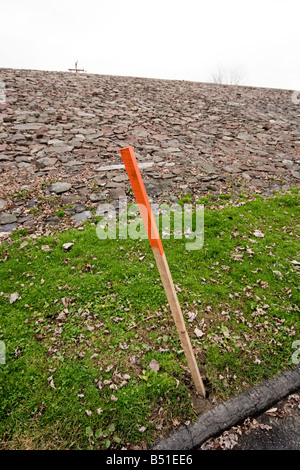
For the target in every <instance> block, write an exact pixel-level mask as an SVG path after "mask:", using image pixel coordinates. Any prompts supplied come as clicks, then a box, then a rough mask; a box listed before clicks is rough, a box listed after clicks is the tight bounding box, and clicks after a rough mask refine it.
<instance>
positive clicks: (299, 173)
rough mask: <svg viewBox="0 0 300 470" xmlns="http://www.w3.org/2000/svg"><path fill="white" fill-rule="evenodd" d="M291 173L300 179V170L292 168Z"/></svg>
mask: <svg viewBox="0 0 300 470" xmlns="http://www.w3.org/2000/svg"><path fill="white" fill-rule="evenodd" d="M291 174H292V176H293V177H294V178H296V179H297V180H300V172H299V171H294V170H291Z"/></svg>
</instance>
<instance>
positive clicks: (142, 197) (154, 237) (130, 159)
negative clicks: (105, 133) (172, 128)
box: [120, 147, 164, 255]
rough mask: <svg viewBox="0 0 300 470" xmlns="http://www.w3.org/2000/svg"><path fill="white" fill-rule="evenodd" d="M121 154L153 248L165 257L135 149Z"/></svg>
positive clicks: (123, 151)
mask: <svg viewBox="0 0 300 470" xmlns="http://www.w3.org/2000/svg"><path fill="white" fill-rule="evenodd" d="M120 154H121V157H122V160H123V163H124V165H125V169H126V171H127V174H128V178H129V181H130V184H131V186H132V189H133V193H134V196H135V199H136V202H137V204H138V206H139V209H140V213H141V216H142V219H143V222H144V225H145V228H146V231H147V235H148V238H149V242H150V245H151V247H152V248H158V249H159V252H160V254H161V255H163V254H164V249H163V246H162V242H161V239H160V236H159V232H158V229H157V226H156V223H155V220H154V216H153V213H152V209H151V206H150V202H149V199H148V196H147V193H146V189H145V186H144V182H143V179H142V175H141V173H140V170H139V167H138V162H137V160H136V158H135V155H134V151H133V147H127V148H124V149H121V150H120Z"/></svg>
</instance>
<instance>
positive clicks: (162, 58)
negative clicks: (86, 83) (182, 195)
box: [0, 0, 300, 90]
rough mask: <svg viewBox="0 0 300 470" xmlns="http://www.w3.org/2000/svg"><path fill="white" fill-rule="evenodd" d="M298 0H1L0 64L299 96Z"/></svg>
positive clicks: (299, 22)
mask: <svg viewBox="0 0 300 470" xmlns="http://www.w3.org/2000/svg"><path fill="white" fill-rule="evenodd" d="M299 31H300V1H299V0H249V1H248V0H244V1H242V0H181V1H177V0H150V1H148V0H147V1H146V0H0V68H2V67H4V68H24V69H41V70H61V71H67V70H68V68H71V67H74V64H75V61H76V60H77V59H78V66H79V67H80V68H84V69H85V70H86V71H87V72H89V73H99V74H108V75H130V76H137V77H152V78H167V79H169V78H171V79H179V80H195V81H211V79H212V74H213V73H214V72H215V71H216V70H217V69H218V68H223V69H224V70H227V71H228V72H229V74H230V73H231V71H236V70H239V71H240V72H241V75H242V77H243V84H245V85H251V86H263V87H275V88H287V89H290V90H300V60H299V56H300V39H299V37H300V33H299Z"/></svg>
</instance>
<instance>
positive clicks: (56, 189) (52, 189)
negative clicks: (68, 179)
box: [49, 182, 72, 194]
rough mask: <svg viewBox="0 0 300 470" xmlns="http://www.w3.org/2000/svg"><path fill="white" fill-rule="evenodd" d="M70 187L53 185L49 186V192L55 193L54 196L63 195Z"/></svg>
mask: <svg viewBox="0 0 300 470" xmlns="http://www.w3.org/2000/svg"><path fill="white" fill-rule="evenodd" d="M71 187H72V185H71V184H70V183H60V182H58V183H53V184H51V185H50V186H49V191H50V192H51V193H56V194H61V193H65V192H66V191H69V189H71Z"/></svg>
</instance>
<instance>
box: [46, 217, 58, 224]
mask: <svg viewBox="0 0 300 470" xmlns="http://www.w3.org/2000/svg"><path fill="white" fill-rule="evenodd" d="M46 222H47V223H48V224H50V225H59V224H60V223H61V217H58V215H53V216H51V217H48V219H47V220H46Z"/></svg>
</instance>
